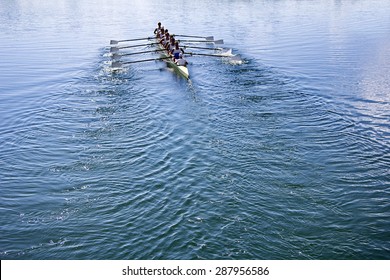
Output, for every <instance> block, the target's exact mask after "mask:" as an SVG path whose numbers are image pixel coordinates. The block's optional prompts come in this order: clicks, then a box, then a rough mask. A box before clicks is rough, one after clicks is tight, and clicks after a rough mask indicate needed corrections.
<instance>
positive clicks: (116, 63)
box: [111, 57, 168, 68]
mask: <svg viewBox="0 0 390 280" xmlns="http://www.w3.org/2000/svg"><path fill="white" fill-rule="evenodd" d="M164 59H168V57H160V58H150V59H143V60H135V61H126V62H119V61H114V62H112V63H111V67H113V68H120V67H122V65H123V64H131V63H138V62H146V61H153V60H164Z"/></svg>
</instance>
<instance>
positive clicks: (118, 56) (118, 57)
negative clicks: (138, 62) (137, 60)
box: [112, 50, 165, 60]
mask: <svg viewBox="0 0 390 280" xmlns="http://www.w3.org/2000/svg"><path fill="white" fill-rule="evenodd" d="M164 51H165V50H153V51H144V52H135V53H125V54H116V53H115V54H114V55H113V56H112V58H113V59H116V60H117V59H121V57H122V56H128V55H135V54H142V53H154V52H164Z"/></svg>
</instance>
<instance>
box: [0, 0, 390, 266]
mask: <svg viewBox="0 0 390 280" xmlns="http://www.w3.org/2000/svg"><path fill="white" fill-rule="evenodd" d="M183 14H184V15H185V16H184V17H182V15H183ZM389 14H390V2H389V1H379V0H373V1H372V0H370V1H369V0H360V1H359V0H356V1H347V0H345V1H342V0H338V1H336V0H334V1H330V0H329V1H325V0H322V1H309V0H307V1H302V0H301V1H298V0H280V1H272V0H260V1H243V0H242V1H240V0H237V1H228V0H215V1H203V0H200V1H179V0H166V1H154V0H153V1H152V0H142V1H131V3H130V1H125V0H120V1H103V0H96V1H92V0H89V1H88V0H83V1H75V0H62V1H28V0H1V2H0V26H1V29H0V42H1V44H0V57H1V60H0V257H1V259H389V258H390V82H389V81H390V17H389ZM158 21H162V22H163V24H164V25H165V27H167V28H168V29H170V31H171V32H173V33H176V34H189V35H191V34H192V35H204V36H210V35H213V36H214V37H215V38H216V39H224V42H225V44H224V45H223V46H224V47H225V48H231V49H232V50H233V53H236V54H240V55H241V57H242V58H243V59H244V63H243V64H239V65H232V64H230V63H228V62H226V61H225V60H221V59H218V58H212V57H203V56H193V57H188V58H187V59H188V61H189V62H190V65H189V71H190V75H191V80H190V81H186V80H185V79H183V78H180V77H179V76H177V75H176V74H175V73H172V71H170V70H169V69H167V67H166V65H165V64H164V63H163V62H147V63H139V64H133V65H131V66H129V67H126V68H125V69H124V70H123V71H120V72H117V73H113V72H111V71H110V64H109V63H110V58H109V56H108V49H109V42H110V40H111V39H116V40H118V39H130V38H142V37H148V36H151V35H152V31H153V30H154V28H155V26H156V23H157V22H158ZM134 43H135V42H134ZM199 46H206V45H199ZM150 49H151V48H150V47H140V48H135V49H128V51H127V52H132V51H133V52H135V51H143V50H150ZM197 51H198V52H203V53H212V51H210V52H207V51H205V50H197ZM135 57H137V58H135ZM156 57H158V55H157V54H153V53H151V54H142V55H137V56H134V57H128V58H124V59H123V60H124V61H131V60H136V59H148V58H156Z"/></svg>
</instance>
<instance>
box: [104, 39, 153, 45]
mask: <svg viewBox="0 0 390 280" xmlns="http://www.w3.org/2000/svg"><path fill="white" fill-rule="evenodd" d="M150 39H153V38H152V37H146V38H137V39H127V40H111V41H110V44H111V45H116V44H118V43H121V42H132V41H142V40H150Z"/></svg>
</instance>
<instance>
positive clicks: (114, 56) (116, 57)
mask: <svg viewBox="0 0 390 280" xmlns="http://www.w3.org/2000/svg"><path fill="white" fill-rule="evenodd" d="M121 58H122V55H120V54H116V53H114V55H113V56H112V59H114V60H119V59H121Z"/></svg>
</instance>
